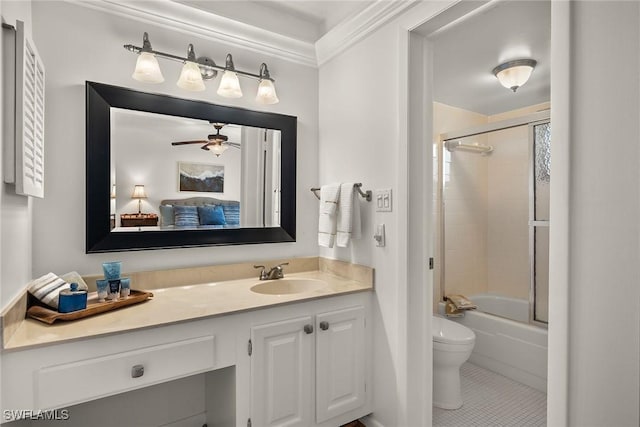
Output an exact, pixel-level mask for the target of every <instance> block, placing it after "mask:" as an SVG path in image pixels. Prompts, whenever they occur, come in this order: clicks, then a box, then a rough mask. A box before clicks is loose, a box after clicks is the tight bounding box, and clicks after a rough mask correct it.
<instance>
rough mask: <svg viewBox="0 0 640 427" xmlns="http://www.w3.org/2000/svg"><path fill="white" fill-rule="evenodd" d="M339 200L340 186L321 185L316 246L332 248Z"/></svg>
mask: <svg viewBox="0 0 640 427" xmlns="http://www.w3.org/2000/svg"><path fill="white" fill-rule="evenodd" d="M339 198H340V184H329V185H323V186H322V187H321V188H320V218H319V222H318V245H320V246H324V247H327V248H332V247H333V244H334V242H335V238H336V219H337V218H336V216H337V215H336V211H337V206H338V199H339Z"/></svg>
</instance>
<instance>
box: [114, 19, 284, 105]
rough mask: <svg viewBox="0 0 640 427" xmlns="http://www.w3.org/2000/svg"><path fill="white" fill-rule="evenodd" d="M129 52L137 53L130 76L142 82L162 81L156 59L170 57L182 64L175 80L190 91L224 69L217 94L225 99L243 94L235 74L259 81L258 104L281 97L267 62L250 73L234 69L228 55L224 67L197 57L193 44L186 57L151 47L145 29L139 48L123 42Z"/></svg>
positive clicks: (198, 88)
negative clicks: (256, 71) (255, 71)
mask: <svg viewBox="0 0 640 427" xmlns="http://www.w3.org/2000/svg"><path fill="white" fill-rule="evenodd" d="M124 48H125V49H127V50H128V51H129V52H133V53H135V54H138V55H140V56H139V57H138V61H137V62H136V69H135V71H134V72H133V75H132V77H133V78H134V79H136V80H138V81H141V82H145V83H161V82H163V81H164V77H163V76H162V72H161V71H160V66H159V64H158V60H157V58H163V59H170V60H172V61H178V62H182V63H184V65H183V67H182V71H181V72H180V78H179V79H178V82H177V83H176V84H177V85H178V87H180V88H182V89H185V90H190V91H203V90H205V85H204V82H205V81H207V80H212V79H214V78H216V76H217V75H218V71H223V72H224V73H223V75H222V78H221V79H220V85H219V87H218V90H217V93H218V95H220V96H223V97H225V98H240V97H242V89H241V88H240V81H239V80H238V76H242V77H248V78H252V79H255V80H259V82H260V83H259V85H258V92H257V95H256V101H257V102H259V103H261V104H276V103H278V102H279V101H280V100H279V99H278V96H277V95H276V90H275V86H274V80H273V79H272V78H271V76H270V75H269V69H268V68H267V64H265V63H262V64H261V65H260V70H259V72H258V73H259V74H253V73H249V72H246V71H242V70H237V69H236V68H235V66H234V65H233V58H232V56H231V54H227V57H226V60H225V66H224V67H223V66H220V65H217V64H216V63H215V62H214V61H213V59H211V58H209V57H206V56H201V57H199V58H197V59H196V54H195V52H194V49H193V45H192V44H190V45H189V47H188V49H187V57H186V58H184V57H181V56H176V55H172V54H170V53H164V52H160V51H157V50H153V49H152V48H151V43H150V42H149V35H148V34H147V33H146V32H145V33H144V35H143V37H142V47H138V46H134V45H131V44H126V45H124Z"/></svg>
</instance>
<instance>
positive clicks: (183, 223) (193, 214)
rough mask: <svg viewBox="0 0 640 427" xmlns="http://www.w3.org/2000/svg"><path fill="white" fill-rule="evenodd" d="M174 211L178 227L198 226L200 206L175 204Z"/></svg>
mask: <svg viewBox="0 0 640 427" xmlns="http://www.w3.org/2000/svg"><path fill="white" fill-rule="evenodd" d="M173 213H174V218H175V225H176V227H197V226H198V225H200V223H199V221H198V208H197V207H195V206H174V207H173Z"/></svg>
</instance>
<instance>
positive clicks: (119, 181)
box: [110, 107, 281, 232]
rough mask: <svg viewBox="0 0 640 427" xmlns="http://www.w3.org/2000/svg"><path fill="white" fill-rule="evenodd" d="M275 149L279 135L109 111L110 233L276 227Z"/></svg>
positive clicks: (277, 173) (277, 176)
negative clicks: (137, 191)
mask: <svg viewBox="0 0 640 427" xmlns="http://www.w3.org/2000/svg"><path fill="white" fill-rule="evenodd" d="M280 149H281V142H280V131H279V130H272V129H261V128H255V127H250V126H240V125H236V124H231V123H229V124H227V123H215V122H214V123H210V122H208V121H206V120H198V119H193V118H185V117H176V116H169V115H163V114H156V113H149V112H142V111H135V110H128V109H121V108H114V107H112V108H111V164H110V179H111V188H112V191H111V208H110V213H111V231H112V232H119V231H127V232H130V231H158V230H160V231H171V230H191V229H211V230H214V229H225V228H245V227H277V226H279V225H280V170H281V168H280V159H281V156H280ZM140 185H143V186H144V195H143V197H142V198H140V197H135V198H134V197H133V196H135V195H134V188H135V187H136V186H140ZM138 195H139V194H138Z"/></svg>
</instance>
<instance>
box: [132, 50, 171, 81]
mask: <svg viewBox="0 0 640 427" xmlns="http://www.w3.org/2000/svg"><path fill="white" fill-rule="evenodd" d="M131 77H133V78H134V79H136V80H138V81H139V82H145V83H162V82H163V81H164V77H163V76H162V72H161V71H160V65H158V60H157V59H156V56H155V55H154V54H153V53H151V52H141V53H140V55H139V56H138V60H137V61H136V69H135V70H134V71H133V74H132V75H131Z"/></svg>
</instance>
